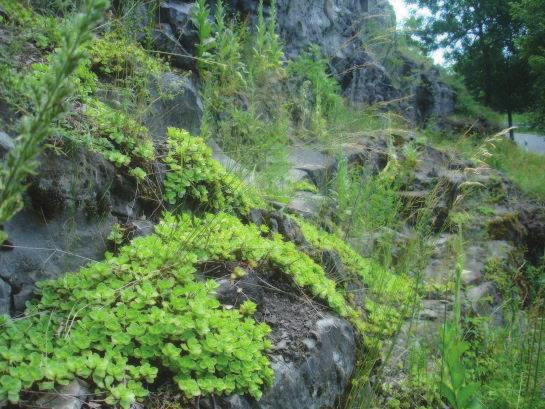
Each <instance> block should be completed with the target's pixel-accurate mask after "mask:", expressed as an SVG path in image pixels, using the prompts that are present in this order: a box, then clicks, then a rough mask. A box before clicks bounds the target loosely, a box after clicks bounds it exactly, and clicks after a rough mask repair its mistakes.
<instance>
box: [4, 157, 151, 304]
mask: <svg viewBox="0 0 545 409" xmlns="http://www.w3.org/2000/svg"><path fill="white" fill-rule="evenodd" d="M137 191H138V189H137V186H136V182H135V181H134V179H132V178H130V177H127V176H124V175H123V174H121V173H119V172H118V171H117V170H116V169H115V168H114V166H113V165H112V164H111V163H109V162H108V161H106V160H105V159H104V158H102V157H101V156H100V155H98V154H95V153H92V152H89V151H86V150H84V149H81V148H74V149H73V150H72V151H71V152H69V153H68V154H67V155H57V154H55V153H54V152H52V151H47V152H46V153H44V154H43V155H42V157H41V158H40V166H39V168H38V171H37V172H36V176H34V177H32V178H31V181H30V185H29V187H28V191H27V194H25V197H24V200H25V207H24V209H23V210H22V211H21V212H19V213H18V214H16V215H15V217H13V218H12V219H11V220H10V221H8V222H7V223H6V224H5V226H4V228H5V231H6V233H7V234H8V237H9V241H8V242H6V243H4V245H3V246H2V247H1V248H0V277H1V280H0V287H2V288H1V289H0V293H1V294H0V304H2V305H0V312H6V308H7V309H8V311H7V312H10V313H15V312H19V311H22V310H23V309H24V304H25V301H26V300H28V298H29V297H31V295H32V292H33V289H34V283H35V282H36V281H39V280H44V279H49V278H55V277H58V276H59V275H61V274H63V273H65V272H67V271H74V270H77V269H78V268H79V267H81V266H83V265H85V264H87V263H89V262H92V261H95V260H100V259H102V257H103V256H104V252H105V251H106V250H107V243H108V240H107V238H108V235H109V233H110V231H111V227H112V225H113V224H114V223H116V222H120V223H126V222H129V221H131V220H135V219H140V218H142V216H143V215H145V214H150V213H151V210H150V209H151V208H152V206H151V204H150V203H145V202H143V201H142V200H140V199H139V197H138V194H137ZM5 284H8V285H9V287H10V288H9V289H7V288H6V285H5ZM6 297H8V300H7V301H6Z"/></svg>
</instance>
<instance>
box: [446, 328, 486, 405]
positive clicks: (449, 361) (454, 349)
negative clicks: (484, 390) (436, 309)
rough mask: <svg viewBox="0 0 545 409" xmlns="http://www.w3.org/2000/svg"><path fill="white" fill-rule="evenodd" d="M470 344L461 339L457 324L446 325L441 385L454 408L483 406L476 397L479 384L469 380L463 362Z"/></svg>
mask: <svg viewBox="0 0 545 409" xmlns="http://www.w3.org/2000/svg"><path fill="white" fill-rule="evenodd" d="M468 349H469V344H468V343H467V342H465V341H462V340H460V339H459V336H458V331H457V329H456V327H455V326H449V325H446V326H445V328H444V336H443V353H442V356H443V363H444V375H443V379H442V381H441V384H440V385H439V390H440V392H441V394H442V395H443V397H445V398H446V399H447V401H448V403H449V404H450V405H451V406H452V408H453V409H473V408H475V409H476V408H481V407H482V406H481V405H480V403H479V402H478V400H477V399H476V394H477V393H478V391H479V388H480V386H479V384H477V383H475V382H470V381H468V379H467V378H468V377H467V376H466V369H465V366H464V363H463V356H464V353H465V352H467V350H468Z"/></svg>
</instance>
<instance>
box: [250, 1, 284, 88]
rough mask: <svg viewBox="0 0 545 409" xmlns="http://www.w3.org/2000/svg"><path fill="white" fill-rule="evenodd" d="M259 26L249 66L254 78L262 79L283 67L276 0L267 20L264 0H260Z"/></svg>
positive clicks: (271, 5) (258, 11)
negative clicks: (277, 26) (277, 25)
mask: <svg viewBox="0 0 545 409" xmlns="http://www.w3.org/2000/svg"><path fill="white" fill-rule="evenodd" d="M257 18H258V21H257V26H256V32H255V40H254V47H253V58H252V59H251V64H250V67H249V70H250V75H251V76H252V78H254V79H257V80H260V79H261V78H262V77H263V75H265V74H267V73H269V72H270V71H272V70H277V69H279V68H280V67H281V64H282V57H283V55H284V53H283V48H282V44H281V42H280V37H279V36H278V34H277V32H276V31H277V29H276V0H272V1H271V3H270V16H269V19H268V21H265V17H264V15H263V0H259V4H258V9H257Z"/></svg>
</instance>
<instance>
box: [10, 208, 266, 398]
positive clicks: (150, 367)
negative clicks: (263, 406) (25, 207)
mask: <svg viewBox="0 0 545 409" xmlns="http://www.w3.org/2000/svg"><path fill="white" fill-rule="evenodd" d="M225 225H226V226H225ZM209 234H210V235H211V236H209ZM248 239H253V244H251V242H250V244H249V245H246V240H248ZM208 240H210V242H209V241H208ZM213 243H215V244H213ZM263 244H265V245H263ZM266 244H269V245H270V246H274V242H272V241H267V242H266V243H262V244H261V245H260V237H259V231H258V230H257V228H253V229H252V228H249V227H248V228H246V227H245V226H243V225H242V224H241V223H240V222H239V221H238V220H237V219H235V218H230V217H228V216H224V215H219V216H209V217H207V218H206V219H205V220H195V219H193V218H192V217H190V216H184V217H182V218H180V219H175V218H174V217H172V216H168V215H167V216H165V219H164V221H163V222H162V223H161V224H160V225H159V226H158V227H157V229H156V234H155V235H151V236H148V237H145V238H139V239H136V240H134V241H133V242H132V243H131V245H129V246H126V247H123V248H121V250H120V252H119V255H118V256H117V257H112V256H108V257H107V259H106V261H104V262H101V263H95V264H91V265H90V266H89V267H86V268H84V269H82V270H81V271H79V273H78V274H68V275H66V276H65V277H63V278H61V279H58V280H54V281H46V282H42V283H40V285H39V294H40V299H39V300H37V301H35V302H34V303H33V304H32V305H29V307H28V313H29V315H28V316H27V317H26V318H25V319H24V320H11V319H8V320H7V321H6V322H5V323H4V330H3V331H2V334H0V356H1V358H2V359H1V360H0V374H1V376H2V383H1V387H0V400H2V399H5V398H6V396H7V395H9V396H10V399H11V401H13V402H17V400H18V395H19V392H20V389H28V388H32V387H34V388H38V389H40V390H51V389H52V388H53V387H55V385H58V384H61V385H62V384H66V383H68V382H69V381H70V380H71V379H73V378H74V377H76V376H77V377H80V378H82V379H85V380H88V381H89V382H91V383H92V384H93V385H94V386H95V388H96V390H97V392H99V393H104V394H105V398H106V401H107V402H108V403H109V404H111V405H114V404H118V405H120V406H121V407H124V408H128V407H129V406H130V404H131V403H132V402H133V401H134V400H135V399H137V400H140V399H141V398H142V397H144V396H145V395H146V394H147V391H146V390H145V388H144V385H146V384H149V383H153V381H154V380H155V379H156V378H157V376H158V374H159V373H169V374H170V375H171V376H172V377H173V379H174V381H175V382H176V384H177V385H178V387H179V388H180V390H181V391H182V393H183V394H184V396H186V397H187V398H191V397H193V396H200V395H203V394H211V393H215V394H231V393H250V394H251V395H253V396H254V397H256V398H259V396H260V395H261V391H260V389H261V387H262V386H263V385H266V384H268V383H270V381H271V377H272V371H271V369H270V367H269V364H268V359H267V358H266V357H265V356H264V355H263V352H264V351H265V350H266V349H267V348H269V347H270V342H269V341H268V340H267V339H266V335H267V334H268V333H269V331H270V330H269V328H268V327H267V326H266V325H264V324H259V325H258V324H256V323H255V322H254V321H253V320H251V319H246V318H243V315H245V314H246V315H251V312H252V310H253V308H255V307H252V305H251V304H249V303H247V304H244V305H243V308H242V309H241V312H239V311H238V310H227V309H223V308H221V307H220V304H219V302H218V301H217V300H216V299H215V297H214V295H213V294H214V290H215V288H216V287H217V284H215V282H213V281H206V282H197V281H195V279H194V273H195V269H196V268H197V266H198V265H199V264H200V263H202V262H204V261H207V260H211V259H212V260H213V259H218V258H221V259H232V258H234V257H235V256H236V255H239V256H241V257H242V258H243V259H246V258H248V259H251V258H254V257H256V258H258V257H264V256H265V255H266V247H267V246H266ZM262 247H263V248H265V252H264V251H263V250H262ZM23 340H27V342H21V341H23Z"/></svg>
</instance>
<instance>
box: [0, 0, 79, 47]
mask: <svg viewBox="0 0 545 409" xmlns="http://www.w3.org/2000/svg"><path fill="white" fill-rule="evenodd" d="M0 5H1V6H2V8H3V9H4V11H5V12H6V14H7V15H8V16H9V20H8V21H7V22H4V21H3V17H0V23H2V24H4V23H12V24H15V25H17V26H22V27H25V30H23V31H22V32H21V33H20V35H21V36H22V38H20V40H21V41H30V42H32V43H34V44H35V45H36V46H37V47H38V48H40V49H42V50H46V49H52V48H54V47H58V46H60V45H61V44H62V42H63V41H64V40H63V36H65V35H66V30H69V27H62V28H61V27H60V25H59V22H58V19H57V18H56V17H54V16H45V15H42V14H38V13H35V12H34V11H33V10H32V9H31V8H29V7H26V6H25V5H24V2H21V1H19V0H2V1H1V2H0Z"/></svg>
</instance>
